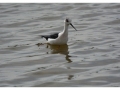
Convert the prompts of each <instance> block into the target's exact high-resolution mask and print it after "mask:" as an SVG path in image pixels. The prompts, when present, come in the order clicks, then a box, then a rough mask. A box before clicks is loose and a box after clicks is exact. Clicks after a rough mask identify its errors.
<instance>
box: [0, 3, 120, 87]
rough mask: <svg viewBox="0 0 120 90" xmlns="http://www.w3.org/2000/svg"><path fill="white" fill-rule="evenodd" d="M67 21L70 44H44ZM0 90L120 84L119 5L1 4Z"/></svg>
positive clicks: (61, 28)
mask: <svg viewBox="0 0 120 90" xmlns="http://www.w3.org/2000/svg"><path fill="white" fill-rule="evenodd" d="M65 17H69V18H71V19H72V23H73V25H74V26H75V27H76V28H77V30H78V31H75V30H74V29H73V28H72V27H69V41H68V44H67V45H62V46H53V45H47V44H44V43H45V42H46V41H45V39H41V38H40V35H42V34H50V33H54V32H60V31H62V30H63V25H64V24H63V20H64V19H65ZM0 86H1V87H3V86H4V87H8V86H13V87H14V86H34V87H41V86H42V87H48V86H49V87H83V86H85V87H87V86H93V87H95V86H102V87H105V86H115V87H116V86H120V4H119V3H118V4H117V3H114V4H109V3H106V4H99V3H93V4H92V3H91V4H88V3H86V4H83V3H74V4H67V3H66V4H62V3H61V4H56V3H54V4H47V3H46V4H39V3H38V4H16V3H14V4H2V3H1V4H0Z"/></svg>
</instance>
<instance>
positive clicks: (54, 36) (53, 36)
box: [41, 33, 59, 40]
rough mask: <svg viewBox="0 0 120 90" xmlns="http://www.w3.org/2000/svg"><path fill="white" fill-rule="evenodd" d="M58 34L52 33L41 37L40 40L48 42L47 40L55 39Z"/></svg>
mask: <svg viewBox="0 0 120 90" xmlns="http://www.w3.org/2000/svg"><path fill="white" fill-rule="evenodd" d="M58 34H59V33H54V34H51V35H41V37H42V38H45V39H46V40H48V38H52V39H56V38H57V37H58Z"/></svg>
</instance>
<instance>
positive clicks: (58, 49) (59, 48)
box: [46, 44, 72, 63]
mask: <svg viewBox="0 0 120 90" xmlns="http://www.w3.org/2000/svg"><path fill="white" fill-rule="evenodd" d="M46 48H49V49H51V53H52V54H57V53H60V54H63V55H65V58H66V60H67V61H68V62H69V63H70V62H72V61H71V59H70V57H71V56H69V51H68V45H67V44H65V45H50V44H47V47H46Z"/></svg>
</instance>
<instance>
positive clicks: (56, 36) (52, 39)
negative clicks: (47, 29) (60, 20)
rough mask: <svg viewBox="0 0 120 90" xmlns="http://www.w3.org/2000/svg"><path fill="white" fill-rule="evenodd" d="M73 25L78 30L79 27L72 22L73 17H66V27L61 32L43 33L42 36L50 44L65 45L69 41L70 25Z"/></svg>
mask: <svg viewBox="0 0 120 90" xmlns="http://www.w3.org/2000/svg"><path fill="white" fill-rule="evenodd" d="M69 25H71V26H72V27H73V28H74V29H75V30H76V31H77V29H76V28H75V27H74V26H73V24H72V23H71V19H69V18H66V19H65V20H64V29H63V31H62V32H60V33H53V34H50V35H41V38H45V39H46V40H47V43H48V44H51V45H64V44H67V42H68V27H69Z"/></svg>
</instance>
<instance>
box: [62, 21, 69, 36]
mask: <svg viewBox="0 0 120 90" xmlns="http://www.w3.org/2000/svg"><path fill="white" fill-rule="evenodd" d="M68 26H69V25H67V24H66V23H65V24H64V29H63V33H66V34H67V33H68Z"/></svg>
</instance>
